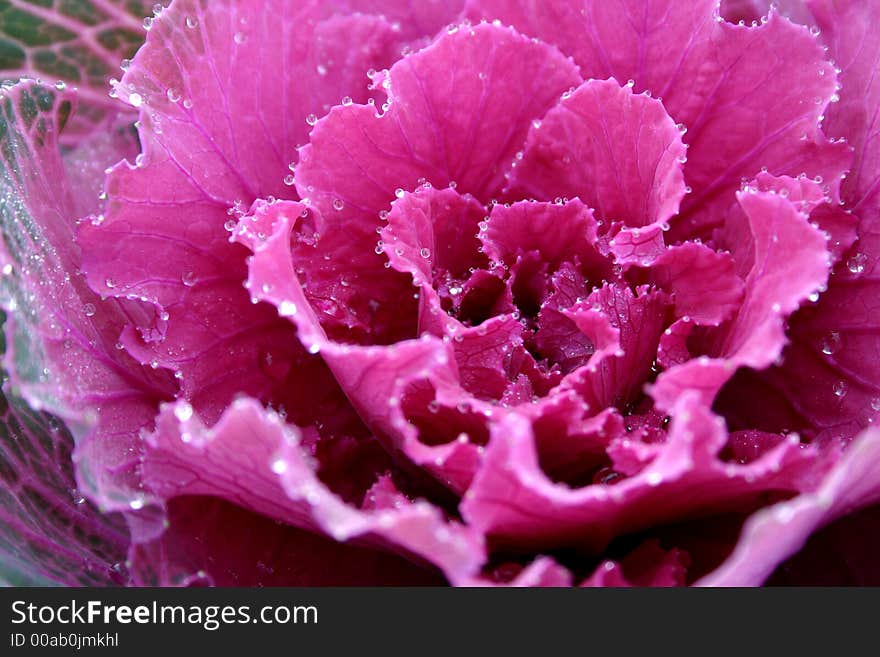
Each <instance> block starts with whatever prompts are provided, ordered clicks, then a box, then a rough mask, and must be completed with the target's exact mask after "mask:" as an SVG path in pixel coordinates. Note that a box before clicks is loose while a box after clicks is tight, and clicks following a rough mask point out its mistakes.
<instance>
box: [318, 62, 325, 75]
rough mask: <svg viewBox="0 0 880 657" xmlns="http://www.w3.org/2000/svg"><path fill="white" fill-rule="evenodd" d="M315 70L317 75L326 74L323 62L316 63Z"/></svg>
mask: <svg viewBox="0 0 880 657" xmlns="http://www.w3.org/2000/svg"><path fill="white" fill-rule="evenodd" d="M316 70H317V71H318V75H327V67H326V66H324V65H323V64H318V66H317V67H316Z"/></svg>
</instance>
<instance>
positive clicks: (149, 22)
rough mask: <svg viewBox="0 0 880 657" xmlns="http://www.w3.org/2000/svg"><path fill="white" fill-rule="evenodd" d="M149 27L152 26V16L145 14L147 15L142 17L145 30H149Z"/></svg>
mask: <svg viewBox="0 0 880 657" xmlns="http://www.w3.org/2000/svg"><path fill="white" fill-rule="evenodd" d="M151 27H153V18H152V16H147V17H146V18H145V19H144V29H145V30H147V31H149V29H150V28H151Z"/></svg>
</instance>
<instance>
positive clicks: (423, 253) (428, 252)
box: [419, 247, 431, 259]
mask: <svg viewBox="0 0 880 657" xmlns="http://www.w3.org/2000/svg"><path fill="white" fill-rule="evenodd" d="M419 255H420V256H422V257H423V258H425V259H428V258H430V257H431V250H430V249H427V248H425V247H422V248H421V249H419Z"/></svg>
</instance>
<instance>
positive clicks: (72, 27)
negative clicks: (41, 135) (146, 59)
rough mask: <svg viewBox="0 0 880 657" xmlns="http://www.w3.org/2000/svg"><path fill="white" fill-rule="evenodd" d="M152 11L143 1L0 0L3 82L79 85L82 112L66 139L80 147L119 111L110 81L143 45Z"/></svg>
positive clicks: (66, 132) (70, 127)
mask: <svg viewBox="0 0 880 657" xmlns="http://www.w3.org/2000/svg"><path fill="white" fill-rule="evenodd" d="M164 4H167V0H166V1H165V3H164ZM152 7H153V2H146V1H144V0H0V80H12V81H15V80H18V79H21V78H24V77H31V78H40V79H43V80H47V81H50V82H53V83H54V82H56V81H63V82H66V83H69V84H73V85H76V87H77V88H78V90H79V95H80V107H79V110H78V111H77V115H76V117H74V119H73V123H72V125H71V126H69V127H68V128H67V130H65V136H64V139H65V143H66V144H72V143H76V142H77V140H78V139H79V138H80V137H81V136H82V135H84V134H88V133H89V132H91V131H92V130H94V128H95V127H96V126H98V125H101V124H102V123H103V122H104V121H105V120H107V118H108V117H109V116H112V115H114V114H116V113H118V112H119V111H120V110H121V105H120V104H119V103H117V102H116V101H115V100H114V99H113V98H111V97H110V96H109V95H108V92H109V90H110V86H109V81H110V79H111V78H112V77H114V76H118V75H119V74H120V68H119V67H120V63H121V62H122V60H123V59H128V58H131V57H132V56H133V55H134V53H135V52H136V51H137V49H138V48H139V47H140V45H141V44H142V43H143V41H144V38H145V36H146V31H145V30H144V27H143V18H144V17H145V16H147V15H148V14H150V13H151V11H152ZM132 120H133V119H132Z"/></svg>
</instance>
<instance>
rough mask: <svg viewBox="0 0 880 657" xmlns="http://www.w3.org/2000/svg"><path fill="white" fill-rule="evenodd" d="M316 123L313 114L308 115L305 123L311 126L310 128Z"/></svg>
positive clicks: (316, 119)
mask: <svg viewBox="0 0 880 657" xmlns="http://www.w3.org/2000/svg"><path fill="white" fill-rule="evenodd" d="M317 122H318V117H317V116H315V115H314V114H309V115H308V116H307V117H306V123H308V124H309V125H312V126H313V125H315V124H316V123H317Z"/></svg>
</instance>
